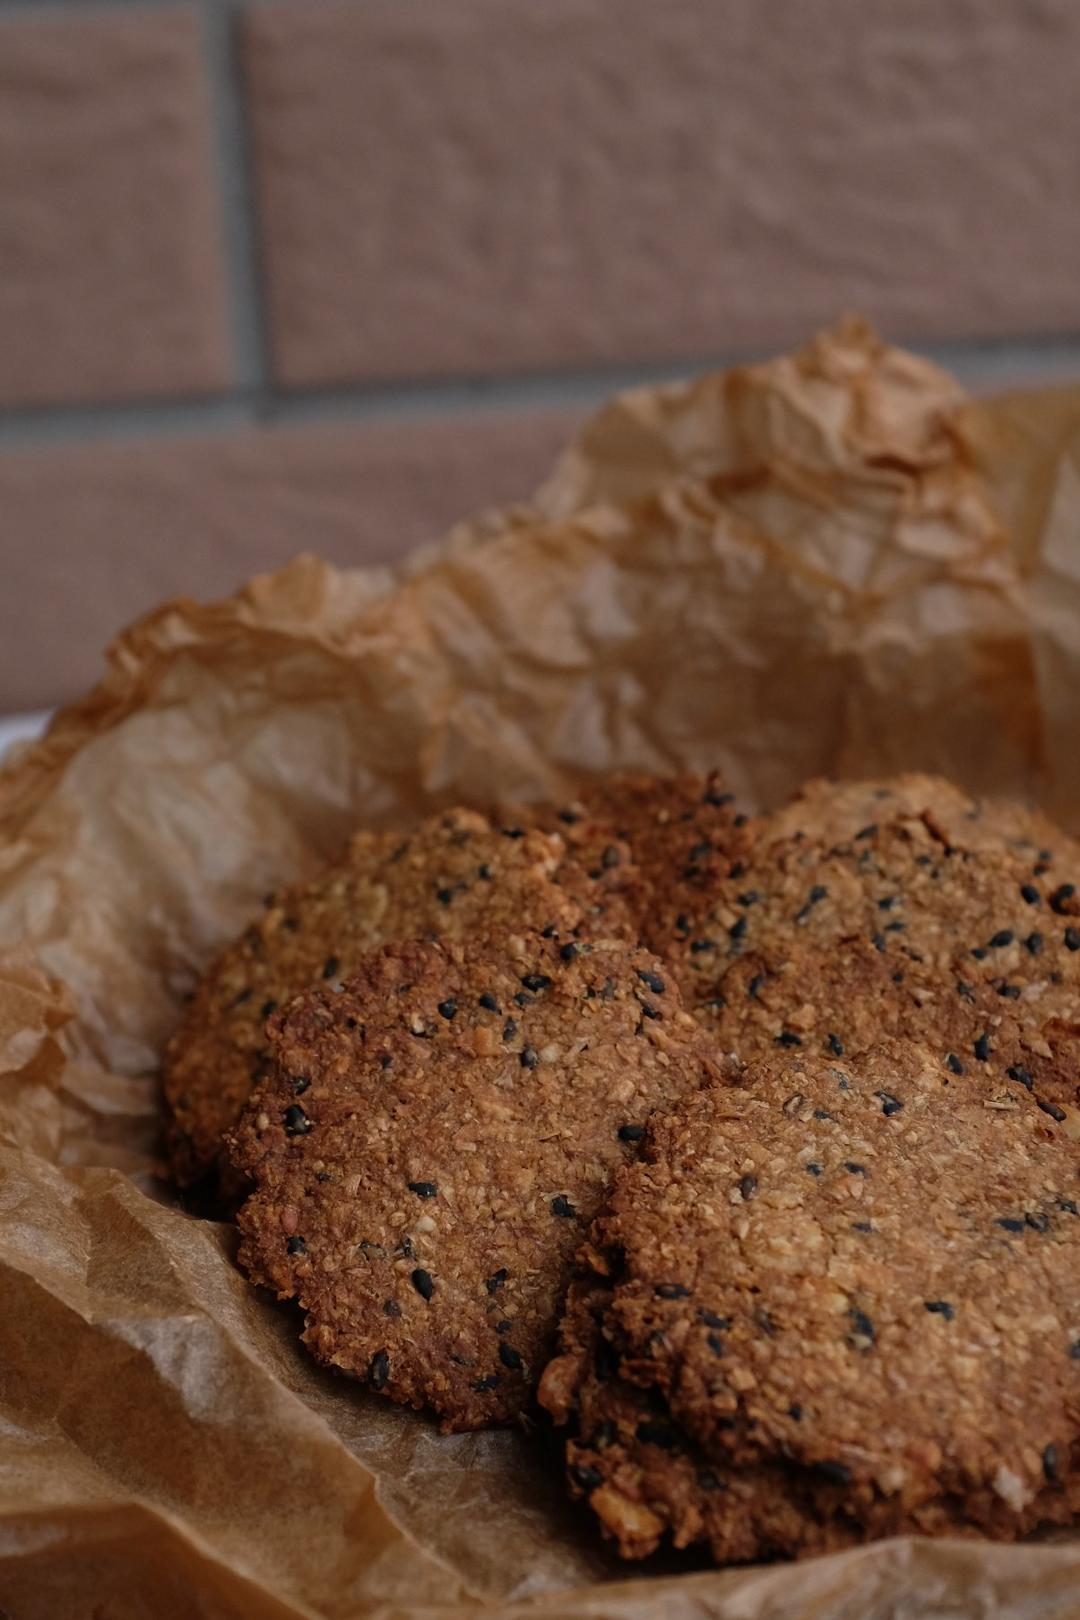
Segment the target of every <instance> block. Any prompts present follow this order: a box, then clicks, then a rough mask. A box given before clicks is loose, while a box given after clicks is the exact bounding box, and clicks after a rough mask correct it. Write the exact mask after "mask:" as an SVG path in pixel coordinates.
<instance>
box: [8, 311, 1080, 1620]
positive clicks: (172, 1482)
mask: <svg viewBox="0 0 1080 1620" xmlns="http://www.w3.org/2000/svg"><path fill="white" fill-rule="evenodd" d="M1078 715H1080V390H1058V391H1055V392H1052V393H1032V394H1024V395H1017V396H1014V397H1011V398H1008V399H1005V400H1000V401H990V402H976V403H971V402H967V401H966V400H965V399H964V397H963V396H962V394H961V393H960V391H959V389H958V388H957V387H956V386H955V384H953V383H952V382H951V381H950V380H949V378H948V377H946V376H944V375H943V374H942V373H941V372H939V371H937V370H936V369H935V368H933V367H932V366H930V365H928V364H926V363H925V362H923V361H921V360H918V359H915V358H913V357H911V356H909V355H904V354H901V353H899V352H898V351H896V350H894V349H889V348H886V347H884V346H882V345H881V344H880V343H879V342H878V341H877V340H876V339H875V337H874V336H873V335H872V334H871V333H870V332H869V331H868V330H867V329H866V328H865V327H864V326H862V325H860V324H859V323H857V322H849V323H845V324H844V325H842V326H841V327H839V328H837V329H836V330H834V331H832V332H829V333H826V334H825V335H823V336H822V337H821V338H819V339H818V340H817V341H816V342H814V343H812V344H811V345H810V346H809V347H808V348H807V349H806V350H805V351H803V352H802V353H801V354H799V355H797V356H795V357H794V358H791V359H782V360H778V361H776V362H774V363H772V364H770V365H765V366H757V367H753V368H748V369H743V370H738V371H733V372H729V373H727V374H724V375H719V376H709V377H704V378H702V379H700V380H699V381H697V382H693V383H689V384H679V385H673V386H669V387H663V388H651V389H643V390H639V391H637V392H634V393H631V394H628V395H626V396H624V397H623V398H621V399H618V400H616V401H615V402H614V403H613V404H612V405H610V406H609V407H608V408H607V409H606V410H603V411H602V412H600V414H599V415H598V416H597V417H596V418H595V420H594V421H593V422H592V423H591V425H590V426H589V427H588V428H587V429H586V431H585V433H584V434H583V436H582V438H581V439H580V441H579V442H578V443H577V444H576V445H575V446H574V447H573V448H572V449H571V450H569V451H568V452H567V454H566V455H565V456H564V458H563V459H562V461H561V462H560V463H559V465H558V466H557V468H556V469H555V471H554V473H553V475H552V477H551V479H550V480H549V482H548V483H547V484H546V485H545V486H544V487H543V488H542V489H541V490H540V492H539V493H538V494H537V495H536V496H535V497H534V499H533V500H532V502H531V503H530V504H528V505H523V506H521V507H518V508H515V509H513V510H512V511H508V512H502V513H490V514H487V515H486V516H484V517H483V518H481V519H479V520H478V521H476V522H474V523H470V524H464V525H462V526H461V527H459V528H458V529H456V530H455V531H454V532H453V533H452V534H451V535H450V536H448V537H447V538H446V540H444V541H443V542H441V543H440V544H438V545H436V546H434V547H432V548H429V549H428V550H427V551H425V552H423V553H421V554H419V555H418V556H417V557H415V558H413V559H412V560H411V561H410V562H409V563H408V564H407V565H406V566H405V567H404V568H403V569H402V570H401V571H400V573H399V574H397V575H394V574H391V573H390V572H388V571H386V570H379V571H370V572H368V571H363V570H356V571H352V572H346V573H342V572H338V571H335V570H334V569H332V568H330V567H328V566H326V565H325V564H323V563H321V562H319V561H317V560H315V559H314V558H310V557H308V558H303V559H301V560H300V561H299V562H297V563H296V564H295V565H293V566H292V567H291V568H288V569H286V570H285V571H284V572H283V573H280V574H278V575H275V576H273V577H269V578H264V579H258V580H255V581H254V582H253V583H252V584H250V585H249V586H247V587H246V588H245V589H244V590H242V591H241V592H239V593H238V594H237V595H236V596H235V597H233V598H231V599H230V600H228V601H225V602H218V603H215V604H212V605H209V606H205V605H197V604H195V603H192V602H186V601H181V602H174V603H170V604H169V605H167V606H165V607H162V608H160V609H159V610H158V611H156V612H155V613H152V614H150V615H149V616H148V617H147V618H145V619H144V620H142V621H141V622H140V623H139V624H137V625H135V626H134V627H133V628H132V629H130V630H129V631H127V632H126V633H125V634H124V635H123V636H121V637H120V639H119V640H118V641H117V643H116V644H115V645H114V646H113V647H112V648H111V649H110V652H109V661H108V670H107V673H106V675H105V677H104V679H103V680H102V682H101V684H100V685H99V686H98V687H97V688H96V689H95V690H94V691H93V692H92V693H91V694H90V695H89V696H88V697H87V698H86V699H85V700H84V701H83V702H81V703H79V704H76V705H74V706H73V707H72V708H70V709H68V710H66V711H65V712H64V713H62V714H61V715H59V716H58V717H57V719H56V720H55V722H54V723H53V725H52V728H51V730H50V732H49V734H48V736H47V737H46V738H45V739H44V741H42V742H41V743H39V744H38V745H36V746H34V747H31V748H29V749H24V750H23V751H22V752H21V753H20V754H19V755H18V757H17V758H16V759H15V760H14V761H13V762H12V763H10V764H9V765H8V766H7V767H6V769H5V770H4V771H3V772H2V773H0V833H2V837H0V951H2V952H3V954H2V956H0V1279H2V1281H0V1608H2V1609H3V1610H4V1611H5V1612H6V1613H7V1614H9V1615H11V1616H13V1617H15V1620H39V1617H41V1620H45V1617H48V1620H66V1617H68V1616H79V1617H82V1616H87V1617H90V1616H93V1617H95V1620H129V1617H138V1620H143V1617H147V1620H150V1617H152V1620H171V1617H173V1616H176V1617H179V1616H184V1617H185V1620H189V1617H206V1620H218V1617H225V1616H228V1617H241V1616H243V1617H244V1620H263V1617H266V1620H270V1617H273V1620H279V1617H280V1620H284V1617H286V1616H300V1615H303V1616H312V1617H315V1616H318V1617H333V1620H345V1617H349V1620H352V1617H365V1620H404V1617H405V1616H410V1617H416V1620H420V1617H431V1620H436V1617H438V1620H459V1617H461V1620H463V1617H466V1616H470V1617H471V1616H480V1615H487V1616H490V1615H500V1616H501V1615H514V1616H517V1615H522V1616H534V1617H536V1620H556V1617H559V1620H564V1617H565V1620H569V1617H573V1620H584V1617H586V1616H588V1617H592V1620H654V1617H657V1616H661V1615H662V1616H671V1617H673V1620H691V1617H693V1620H703V1617H710V1620H774V1617H775V1620H780V1617H785V1620H787V1617H790V1616H796V1615H798V1616H802V1615H806V1616H810V1615H813V1616H815V1617H817V1620H848V1617H851V1620H855V1617H859V1620H863V1617H866V1616H872V1615H874V1616H885V1615H889V1616H891V1615H903V1616H907V1617H914V1616H931V1615H933V1616H945V1615H947V1616H949V1617H956V1620H961V1617H967V1616H972V1617H974V1616H980V1617H985V1616H989V1615H1008V1616H1014V1617H1016V1620H1020V1617H1030V1620H1036V1617H1038V1620H1058V1617H1061V1620H1064V1617H1066V1616H1070V1617H1073V1616H1075V1615H1076V1614H1077V1613H1078V1612H1080V1544H1074V1543H1072V1542H1070V1541H1068V1540H1064V1541H1060V1542H1058V1543H1057V1544H1055V1545H1045V1544H1028V1545H1024V1546H1020V1547H1003V1546H990V1545H985V1544H981V1543H978V1542H955V1543H931V1542H918V1541H897V1542H891V1543H888V1544H881V1545H878V1546H872V1547H867V1548H864V1549H861V1550H859V1551H857V1552H853V1553H850V1554H847V1555H845V1556H839V1557H834V1558H829V1559H823V1560H816V1561H811V1562H807V1563H803V1564H799V1565H794V1566H793V1565H776V1566H772V1567H768V1568H762V1569H755V1570H745V1569H743V1570H727V1571H712V1570H708V1569H704V1568H701V1567H698V1568H696V1569H692V1570H690V1571H689V1572H687V1570H686V1568H685V1566H682V1567H680V1565H679V1564H678V1563H677V1562H676V1561H675V1560H674V1559H672V1560H669V1561H668V1562H667V1563H664V1562H662V1561H661V1562H659V1563H655V1564H650V1565H648V1566H646V1567H645V1568H633V1567H628V1566H624V1565H619V1564H618V1563H617V1561H616V1560H615V1559H614V1558H613V1557H612V1556H611V1555H610V1554H609V1553H608V1552H607V1551H606V1549H605V1548H604V1547H603V1546H602V1545H601V1544H600V1543H599V1542H598V1541H597V1540H596V1539H595V1538H594V1536H593V1534H592V1532H591V1530H590V1527H589V1526H588V1524H586V1523H585V1522H583V1520H582V1519H579V1517H578V1516H577V1515H575V1514H574V1513H573V1512H572V1511H571V1510H570V1509H569V1507H568V1506H567V1505H566V1503H565V1502H564V1500H563V1494H562V1488H561V1482H560V1478H559V1470H558V1468H557V1466H555V1465H554V1463H553V1461H552V1460H551V1459H550V1458H546V1459H545V1457H544V1456H543V1455H542V1451H541V1447H540V1446H539V1444H538V1443H537V1442H536V1441H535V1440H533V1439H530V1438H528V1437H526V1436H523V1435H519V1434H516V1433H507V1432H504V1433H490V1434H479V1435H471V1436H470V1435H466V1436H456V1437H452V1438H445V1437H440V1436H439V1435H438V1434H437V1433H436V1432H435V1431H434V1429H433V1427H432V1426H431V1425H430V1424H429V1423H428V1422H427V1421H426V1420H425V1419H424V1418H422V1417H419V1416H416V1415H414V1414H410V1413H404V1412H400V1411H397V1410H393V1409H391V1408H390V1407H388V1406H387V1405H386V1404H385V1403H382V1402H380V1401H378V1400H377V1399H375V1398H373V1397H370V1396H369V1395H367V1394H365V1393H364V1392H363V1391H362V1390H361V1389H360V1388H359V1386H357V1385H356V1384H353V1383H350V1382H347V1381H346V1380H345V1379H344V1378H339V1377H334V1376H330V1375H328V1374H326V1373H323V1372H321V1371H320V1370H318V1369H317V1368H316V1367H315V1366H314V1364H313V1363H311V1362H310V1361H309V1360H308V1359H307V1358H306V1357H305V1355H304V1354H302V1352H301V1350H300V1347H299V1345H298V1343H297V1321H296V1318H295V1316H294V1314H293V1313H292V1312H291V1311H290V1310H288V1309H285V1308H282V1307H279V1306H276V1305H274V1304H273V1303H271V1302H270V1301H268V1300H267V1299H265V1298H262V1297H259V1296H256V1294H255V1293H254V1292H253V1291H252V1290H251V1289H250V1288H249V1287H248V1286H247V1284H246V1283H245V1282H244V1280H243V1278H242V1277H241V1276H240V1274H239V1273H238V1272H237V1270H236V1269H235V1266H234V1264H233V1252H234V1242H233V1234H232V1232H231V1230H230V1229H229V1228H228V1227H226V1226H221V1225H216V1224H212V1223H209V1222H205V1221H200V1220H198V1219H195V1218H194V1217H192V1216H190V1215H187V1214H184V1213H182V1212H181V1211H179V1210H178V1209H177V1208H176V1207H175V1206H174V1205H173V1204H172V1202H171V1201H170V1198H169V1194H168V1191H167V1189H166V1188H164V1187H163V1186H162V1185H161V1184H160V1183H157V1182H155V1180H154V1177H153V1173H152V1170H153V1159H154V1153H155V1147H156V1133H157V1096H156V1087H155V1081H154V1070H155V1065H156V1061H157V1056H158V1053H159V1052H160V1050H161V1046H162V1042H163V1040H164V1038H165V1036H166V1034H167V1032H168V1031H169V1029H170V1027H171V1025H172V1024H173V1022H174V1020H175V1019H176V1016H177V1009H178V1005H179V1002H180V998H181V996H182V995H183V993H184V992H185V990H186V989H187V988H188V987H189V986H190V985H191V983H192V980H193V978H194V976H195V975H196V974H197V973H198V971H199V970H200V969H201V968H202V967H203V965H204V964H205V963H206V961H207V959H208V957H209V956H210V954H211V953H212V952H213V951H214V950H215V949H216V948H217V946H218V945H220V943H221V942H222V941H223V940H225V939H227V938H228V937H229V936H230V935H232V934H233V933H235V932H236V931H237V930H238V929H239V928H240V927H241V926H242V925H243V923H244V921H245V919H246V918H247V916H248V915H249V913H250V912H251V911H252V910H253V908H255V907H257V904H258V900H259V897H260V896H261V895H262V894H263V892H264V891H265V890H267V889H270V888H271V887H273V886H275V885H276V884H278V883H279V882H281V881H282V880H284V879H288V878H293V877H295V876H297V875H298V874H302V873H306V872H308V871H310V870H312V869H313V868H314V867H315V866H316V865H317V864H318V863H319V862H320V861H322V860H324V859H325V858H327V857H329V856H331V855H333V854H334V853H335V852H336V850H337V849H338V847H339V846H340V844H341V843H342V841H343V840H344V838H345V837H346V835H347V834H348V832H349V831H350V829H351V828H352V827H353V826H354V825H355V824H357V823H365V822H366V823H376V824H395V823H396V824H403V823H406V822H407V821H409V820H410V819H412V818H415V817H416V816H418V815H419V814H420V813H421V812H423V811H425V810H427V809H430V808H431V807H433V806H437V805H443V804H447V803H450V802H452V801H455V800H464V801H468V802H474V803H481V804H482V803H485V802H488V801H489V800H491V799H494V798H496V797H516V796H529V795H536V794H541V793H550V792H556V791H562V790H563V789H565V788H566V787H567V786H569V785H570V784H571V783H572V782H574V781H576V780H578V779H580V778H582V777H585V776H587V775H588V774H590V773H593V772H598V771H605V770H609V769H611V768H613V767H620V766H641V767H645V768H650V769H655V770H661V771H663V770H668V769H671V768H673V767H676V766H679V765H684V766H706V765H712V764H719V765H720V766H721V767H722V768H723V770H724V771H725V772H726V773H727V775H728V776H729V778H730V780H731V783H732V784H733V786H734V787H735V788H736V789H737V790H738V792H739V793H740V794H741V795H742V797H743V798H744V799H745V800H746V801H747V803H748V804H751V805H769V804H773V803H775V802H777V801H778V800H780V799H781V798H782V797H783V796H784V795H785V794H787V793H788V792H790V791H791V789H793V788H794V787H795V786H797V784H798V783H800V782H801V781H802V780H803V779H804V778H806V777H808V776H810V775H813V774H815V773H820V772H834V773H843V772H849V773H850V772H877V771H888V770H894V769H898V768H901V767H916V768H918V767H922V768H926V769H931V770H941V771H945V772H947V773H948V774H949V775H951V776H953V777H955V778H957V779H958V780H959V781H961V782H963V783H965V784H966V785H968V786H970V787H971V788H973V789H974V790H976V791H979V792H985V791H988V790H992V791H1007V792H1010V793H1019V794H1024V795H1030V796H1032V797H1033V798H1035V799H1037V800H1039V801H1040V802H1041V803H1043V804H1044V805H1045V806H1046V807H1047V808H1048V809H1049V810H1051V811H1052V812H1053V813H1055V814H1056V815H1057V816H1059V817H1060V818H1062V819H1063V820H1064V821H1066V822H1068V823H1070V824H1071V825H1072V826H1074V827H1076V826H1078V825H1080V748H1078V747H1077V717H1078Z"/></svg>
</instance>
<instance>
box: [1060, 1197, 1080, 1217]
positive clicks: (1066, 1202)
mask: <svg viewBox="0 0 1080 1620" xmlns="http://www.w3.org/2000/svg"><path fill="white" fill-rule="evenodd" d="M1058 1209H1063V1210H1066V1211H1067V1213H1068V1214H1070V1215H1080V1207H1078V1206H1077V1203H1076V1199H1075V1198H1059V1199H1058Z"/></svg>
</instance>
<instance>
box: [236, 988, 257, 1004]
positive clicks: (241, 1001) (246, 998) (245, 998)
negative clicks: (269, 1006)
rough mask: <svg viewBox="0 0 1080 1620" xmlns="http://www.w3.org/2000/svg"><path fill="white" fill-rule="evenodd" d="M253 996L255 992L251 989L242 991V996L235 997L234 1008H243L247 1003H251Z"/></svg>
mask: <svg viewBox="0 0 1080 1620" xmlns="http://www.w3.org/2000/svg"><path fill="white" fill-rule="evenodd" d="M252 994H253V992H252V991H251V990H250V989H248V990H241V992H240V994H239V995H238V996H234V997H233V1000H232V1005H233V1006H234V1007H242V1006H243V1005H244V1002H245V1001H250V1000H251V997H252Z"/></svg>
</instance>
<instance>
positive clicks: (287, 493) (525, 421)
mask: <svg viewBox="0 0 1080 1620" xmlns="http://www.w3.org/2000/svg"><path fill="white" fill-rule="evenodd" d="M577 425H578V418H577V417H576V416H575V415H573V414H570V413H567V414H560V413H557V412H548V413H528V414H524V413H523V414H518V413H513V412H503V413H501V414H499V415H498V416H490V417H489V416H484V415H481V414H471V415H468V414H467V415H463V416H455V417H453V418H428V419H423V420H416V421H408V422H404V421H403V422H399V423H385V424H379V425H376V426H371V427H368V426H362V425H356V426H347V425H340V424H339V425H337V426H328V427H310V428H309V427H304V428H295V427H294V428H274V429H265V430H262V431H250V432H242V433H236V434H234V435H230V436H226V437H223V438H219V439H174V440H170V441H162V440H151V441H147V442H143V443H137V444H136V443H130V444H96V445H87V446H85V447H79V448H76V449H55V450H40V449H35V450H27V451H23V452H18V453H15V452H8V453H6V454H3V455H0V512H2V513H3V524H2V526H0V580H2V581H3V590H0V713H4V712H12V711H14V710H18V709H24V708H38V707H40V706H42V705H45V704H48V703H53V702H56V701H59V700H63V699H66V698H70V697H73V696H76V695H78V693H79V692H80V691H81V690H82V689H83V688H84V687H85V686H87V685H88V684H89V683H90V682H91V681H92V680H93V679H95V678H96V676H97V674H98V673H99V672H100V668H101V653H102V650H103V648H104V646H105V643H106V642H107V641H108V640H109V639H110V638H111V637H112V636H113V635H114V634H115V632H116V631H117V630H118V629H120V628H121V626H122V625H123V624H125V623H126V622H127V621H128V620H130V619H132V618H133V617H135V616H136V615H137V614H140V613H142V612H144V611H146V610H147V609H149V608H151V607H153V606H155V605H156V604H157V603H158V602H159V601H161V600H163V599H164V598H166V597H169V596H176V595H188V596H195V597H214V596H218V595H221V594H223V593H225V592H227V591H230V590H232V589H233V588H234V587H235V586H237V585H238V584H240V583H241V582H242V581H243V580H245V579H246V578H247V577H248V576H249V575H251V574H253V573H257V572H262V571H264V570H267V569H271V568H276V567H279V566H280V565H282V564H283V563H286V562H288V561H289V560H290V558H292V557H294V556H296V555H297V554H298V553H299V552H301V551H314V552H319V553H321V554H322V555H323V556H325V557H328V558H331V559H332V560H333V561H335V562H338V563H343V564H355V563H373V562H389V561H396V560H398V559H400V558H401V557H402V556H404V554H405V553H406V551H408V550H409V548H410V547H412V546H413V545H415V544H417V543H418V542H420V541H423V540H428V539H432V538H434V537H435V536H437V535H438V534H440V533H441V532H442V531H443V530H444V529H445V528H446V527H448V526H449V525H450V524H451V523H453V522H455V521H456V520H457V519H459V518H461V517H465V516H468V515H470V514H471V513H472V512H473V511H474V510H477V509H479V508H482V507H484V506H487V505H489V504H494V503H497V502H499V503H501V502H505V501H510V500H516V499H519V498H522V497H524V496H526V495H529V494H531V493H532V490H533V488H534V487H535V485H536V484H537V483H539V481H540V479H541V478H543V477H544V476H546V474H547V472H548V470H549V468H550V465H551V462H552V459H553V457H554V455H555V454H556V452H557V451H558V450H559V449H560V448H561V447H562V445H563V444H564V442H565V441H566V440H567V439H568V438H569V437H570V435H571V434H572V432H573V431H574V429H575V428H576V426H577Z"/></svg>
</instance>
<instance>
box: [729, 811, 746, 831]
mask: <svg viewBox="0 0 1080 1620" xmlns="http://www.w3.org/2000/svg"><path fill="white" fill-rule="evenodd" d="M749 819H750V818H749V816H744V815H743V813H742V811H741V810H740V812H739V814H738V815H737V816H735V817H734V819H733V820H732V823H731V825H732V826H733V827H745V826H746V823H747V822H748V821H749Z"/></svg>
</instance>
